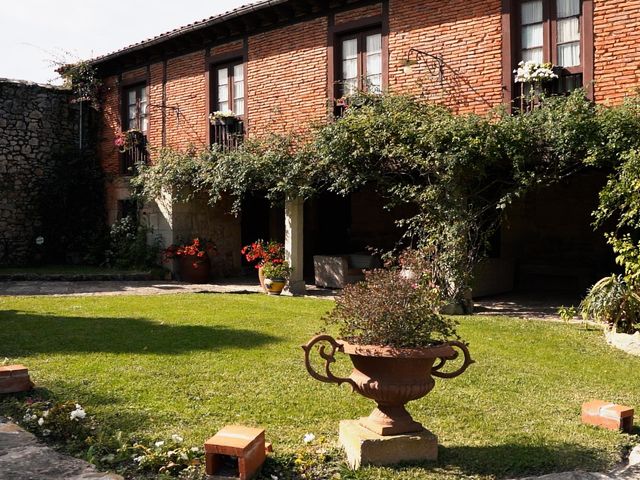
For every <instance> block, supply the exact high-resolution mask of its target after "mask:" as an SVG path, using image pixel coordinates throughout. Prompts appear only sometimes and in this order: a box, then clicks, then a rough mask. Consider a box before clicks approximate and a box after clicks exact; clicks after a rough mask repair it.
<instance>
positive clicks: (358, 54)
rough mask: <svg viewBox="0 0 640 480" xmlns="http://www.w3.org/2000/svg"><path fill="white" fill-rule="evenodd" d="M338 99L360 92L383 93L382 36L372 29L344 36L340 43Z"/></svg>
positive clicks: (338, 45)
mask: <svg viewBox="0 0 640 480" xmlns="http://www.w3.org/2000/svg"><path fill="white" fill-rule="evenodd" d="M336 46H337V52H338V54H339V58H338V61H337V71H338V76H337V77H338V78H337V83H338V85H337V89H336V92H337V97H338V98H340V97H346V96H349V95H351V94H353V93H355V92H357V91H358V90H363V91H368V92H372V93H381V92H382V87H383V85H382V33H381V32H380V30H379V29H378V30H369V31H365V32H361V33H357V34H350V35H344V36H342V37H340V38H339V41H338V43H337V45H336Z"/></svg>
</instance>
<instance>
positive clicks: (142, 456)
mask: <svg viewBox="0 0 640 480" xmlns="http://www.w3.org/2000/svg"><path fill="white" fill-rule="evenodd" d="M142 460H144V455H140V456H139V457H135V458H134V459H133V461H134V462H136V463H140V462H142Z"/></svg>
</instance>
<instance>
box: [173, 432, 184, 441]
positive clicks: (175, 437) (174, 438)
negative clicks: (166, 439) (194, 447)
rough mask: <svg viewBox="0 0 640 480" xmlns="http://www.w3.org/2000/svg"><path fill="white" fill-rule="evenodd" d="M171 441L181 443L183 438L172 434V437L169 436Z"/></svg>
mask: <svg viewBox="0 0 640 480" xmlns="http://www.w3.org/2000/svg"><path fill="white" fill-rule="evenodd" d="M171 440H173V441H174V442H175V443H182V441H183V440H184V438H182V437H181V436H180V435H176V434H175V433H174V434H173V435H171Z"/></svg>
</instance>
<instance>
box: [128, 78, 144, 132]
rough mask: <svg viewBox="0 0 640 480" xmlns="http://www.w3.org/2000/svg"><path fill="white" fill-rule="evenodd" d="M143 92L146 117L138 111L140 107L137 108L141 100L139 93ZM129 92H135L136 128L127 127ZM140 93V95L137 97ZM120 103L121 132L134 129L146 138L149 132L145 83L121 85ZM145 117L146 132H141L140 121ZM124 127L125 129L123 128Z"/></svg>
mask: <svg viewBox="0 0 640 480" xmlns="http://www.w3.org/2000/svg"><path fill="white" fill-rule="evenodd" d="M143 89H144V90H145V94H146V98H147V113H146V115H142V112H141V111H139V109H140V106H139V102H140V99H141V98H142V95H141V92H142V90H143ZM131 91H135V92H136V104H137V108H138V112H137V115H136V121H137V123H138V125H137V126H135V127H132V126H130V125H129V92H131ZM139 93H140V95H139ZM121 101H122V106H121V108H122V123H121V124H122V126H123V130H131V129H136V130H140V131H141V132H142V133H143V134H144V135H145V137H146V135H147V131H148V130H149V85H147V82H146V81H144V82H136V83H132V84H127V85H123V86H122V88H121ZM144 117H146V118H147V130H146V131H142V119H143V118H144ZM124 127H126V128H124Z"/></svg>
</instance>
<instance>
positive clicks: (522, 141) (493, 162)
mask: <svg viewBox="0 0 640 480" xmlns="http://www.w3.org/2000/svg"><path fill="white" fill-rule="evenodd" d="M636 104H637V101H636ZM633 105H634V104H633V102H632V101H630V102H628V103H627V104H625V105H623V106H620V107H596V106H595V105H594V104H593V103H592V102H590V101H589V100H587V99H586V98H585V95H584V92H583V91H576V92H574V93H573V94H571V95H569V96H566V97H556V98H547V99H545V102H544V105H543V106H542V107H540V108H536V109H533V110H531V111H529V112H525V113H521V114H518V115H512V114H511V113H510V112H507V111H506V110H504V109H496V110H493V111H491V112H490V113H488V114H487V115H483V116H480V115H473V114H468V115H455V114H453V113H451V112H450V111H448V110H446V109H445V108H443V107H440V106H435V105H430V104H427V103H423V102H420V101H418V100H416V99H414V98H411V97H407V96H398V95H367V94H361V95H358V96H357V97H355V98H353V99H351V101H350V106H349V108H348V109H347V110H346V112H345V114H344V115H343V116H342V117H341V118H339V119H336V120H335V121H334V122H332V123H330V124H327V125H323V126H319V127H317V128H316V129H315V130H314V132H313V135H312V137H311V139H310V140H309V141H308V142H306V143H304V144H302V145H300V144H294V141H293V139H292V138H289V137H281V136H272V137H269V138H267V139H262V140H252V141H249V142H247V143H246V144H245V145H243V146H241V147H240V148H239V149H237V150H235V151H230V152H224V151H222V150H220V149H218V148H215V147H214V148H212V149H207V150H205V151H203V152H199V153H196V152H183V153H180V152H175V151H172V150H166V149H165V150H162V151H161V152H160V154H159V155H158V158H157V159H156V161H155V162H154V164H153V165H152V166H149V167H142V168H141V171H140V174H139V175H138V177H137V178H135V179H134V181H133V183H134V185H135V186H136V187H137V188H138V191H139V192H140V194H141V195H142V196H143V197H145V198H156V197H158V196H159V194H160V193H161V192H162V191H167V192H172V193H173V194H174V196H175V197H176V198H178V199H181V200H189V199H190V198H191V197H192V196H193V194H194V193H198V192H206V193H207V194H208V195H209V198H210V200H211V201H212V202H216V201H218V200H219V199H220V197H221V196H222V195H224V194H227V195H230V196H231V197H232V198H233V199H234V204H233V205H234V210H236V211H237V210H238V209H239V208H240V204H241V200H242V198H243V196H244V195H245V194H247V193H249V192H251V191H255V190H261V191H264V192H266V194H267V197H268V198H269V199H271V200H272V201H274V202H276V201H281V200H282V199H283V198H285V197H288V196H300V197H303V198H309V197H311V196H313V195H314V194H316V193H317V192H320V191H329V192H334V193H336V194H338V195H347V194H349V193H352V192H355V191H357V190H359V189H361V188H363V187H364V186H365V185H366V186H368V187H370V188H373V189H375V191H377V192H378V193H379V194H380V195H382V196H383V197H384V198H385V199H386V201H387V206H388V207H393V206H397V205H408V206H409V207H411V208H410V209H409V210H411V211H413V212H414V213H413V214H412V215H410V216H407V217H406V218H402V219H400V220H399V224H400V225H401V226H402V227H403V231H404V233H405V234H404V239H403V244H404V245H407V244H411V245H413V246H427V245H428V246H429V247H430V248H431V249H432V251H434V252H436V258H437V261H438V262H439V266H438V267H439V268H438V271H439V272H441V275H440V277H441V278H440V279H439V282H440V284H441V287H442V288H443V290H444V291H445V293H446V295H447V296H448V297H449V298H451V299H454V300H459V301H460V300H462V298H463V297H464V294H465V292H466V290H467V289H468V287H469V285H470V282H471V274H472V273H471V272H472V271H473V266H474V265H475V264H476V263H477V262H478V261H479V260H480V259H481V258H482V255H483V251H485V247H486V245H487V241H488V238H489V237H490V236H491V235H492V234H493V232H494V231H495V229H496V228H497V226H498V225H499V221H500V217H501V214H502V211H503V210H504V209H505V208H506V207H507V206H508V205H509V204H510V203H511V202H512V201H513V200H514V199H515V198H518V197H519V196H521V195H523V194H524V193H525V192H527V191H528V190H529V189H531V188H533V187H535V186H537V185H542V184H551V183H553V182H556V181H558V180H560V179H563V178H565V177H567V176H570V175H572V174H573V173H575V172H577V171H579V170H581V169H584V168H588V167H590V166H605V167H609V168H611V166H612V165H618V164H620V162H621V161H622V159H623V158H624V156H625V155H626V154H627V152H628V151H629V150H630V149H632V148H634V147H637V146H640V141H639V139H638V131H640V130H638V129H637V128H636V126H638V125H640V115H639V114H638V109H637V108H635V107H634V106H633Z"/></svg>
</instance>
